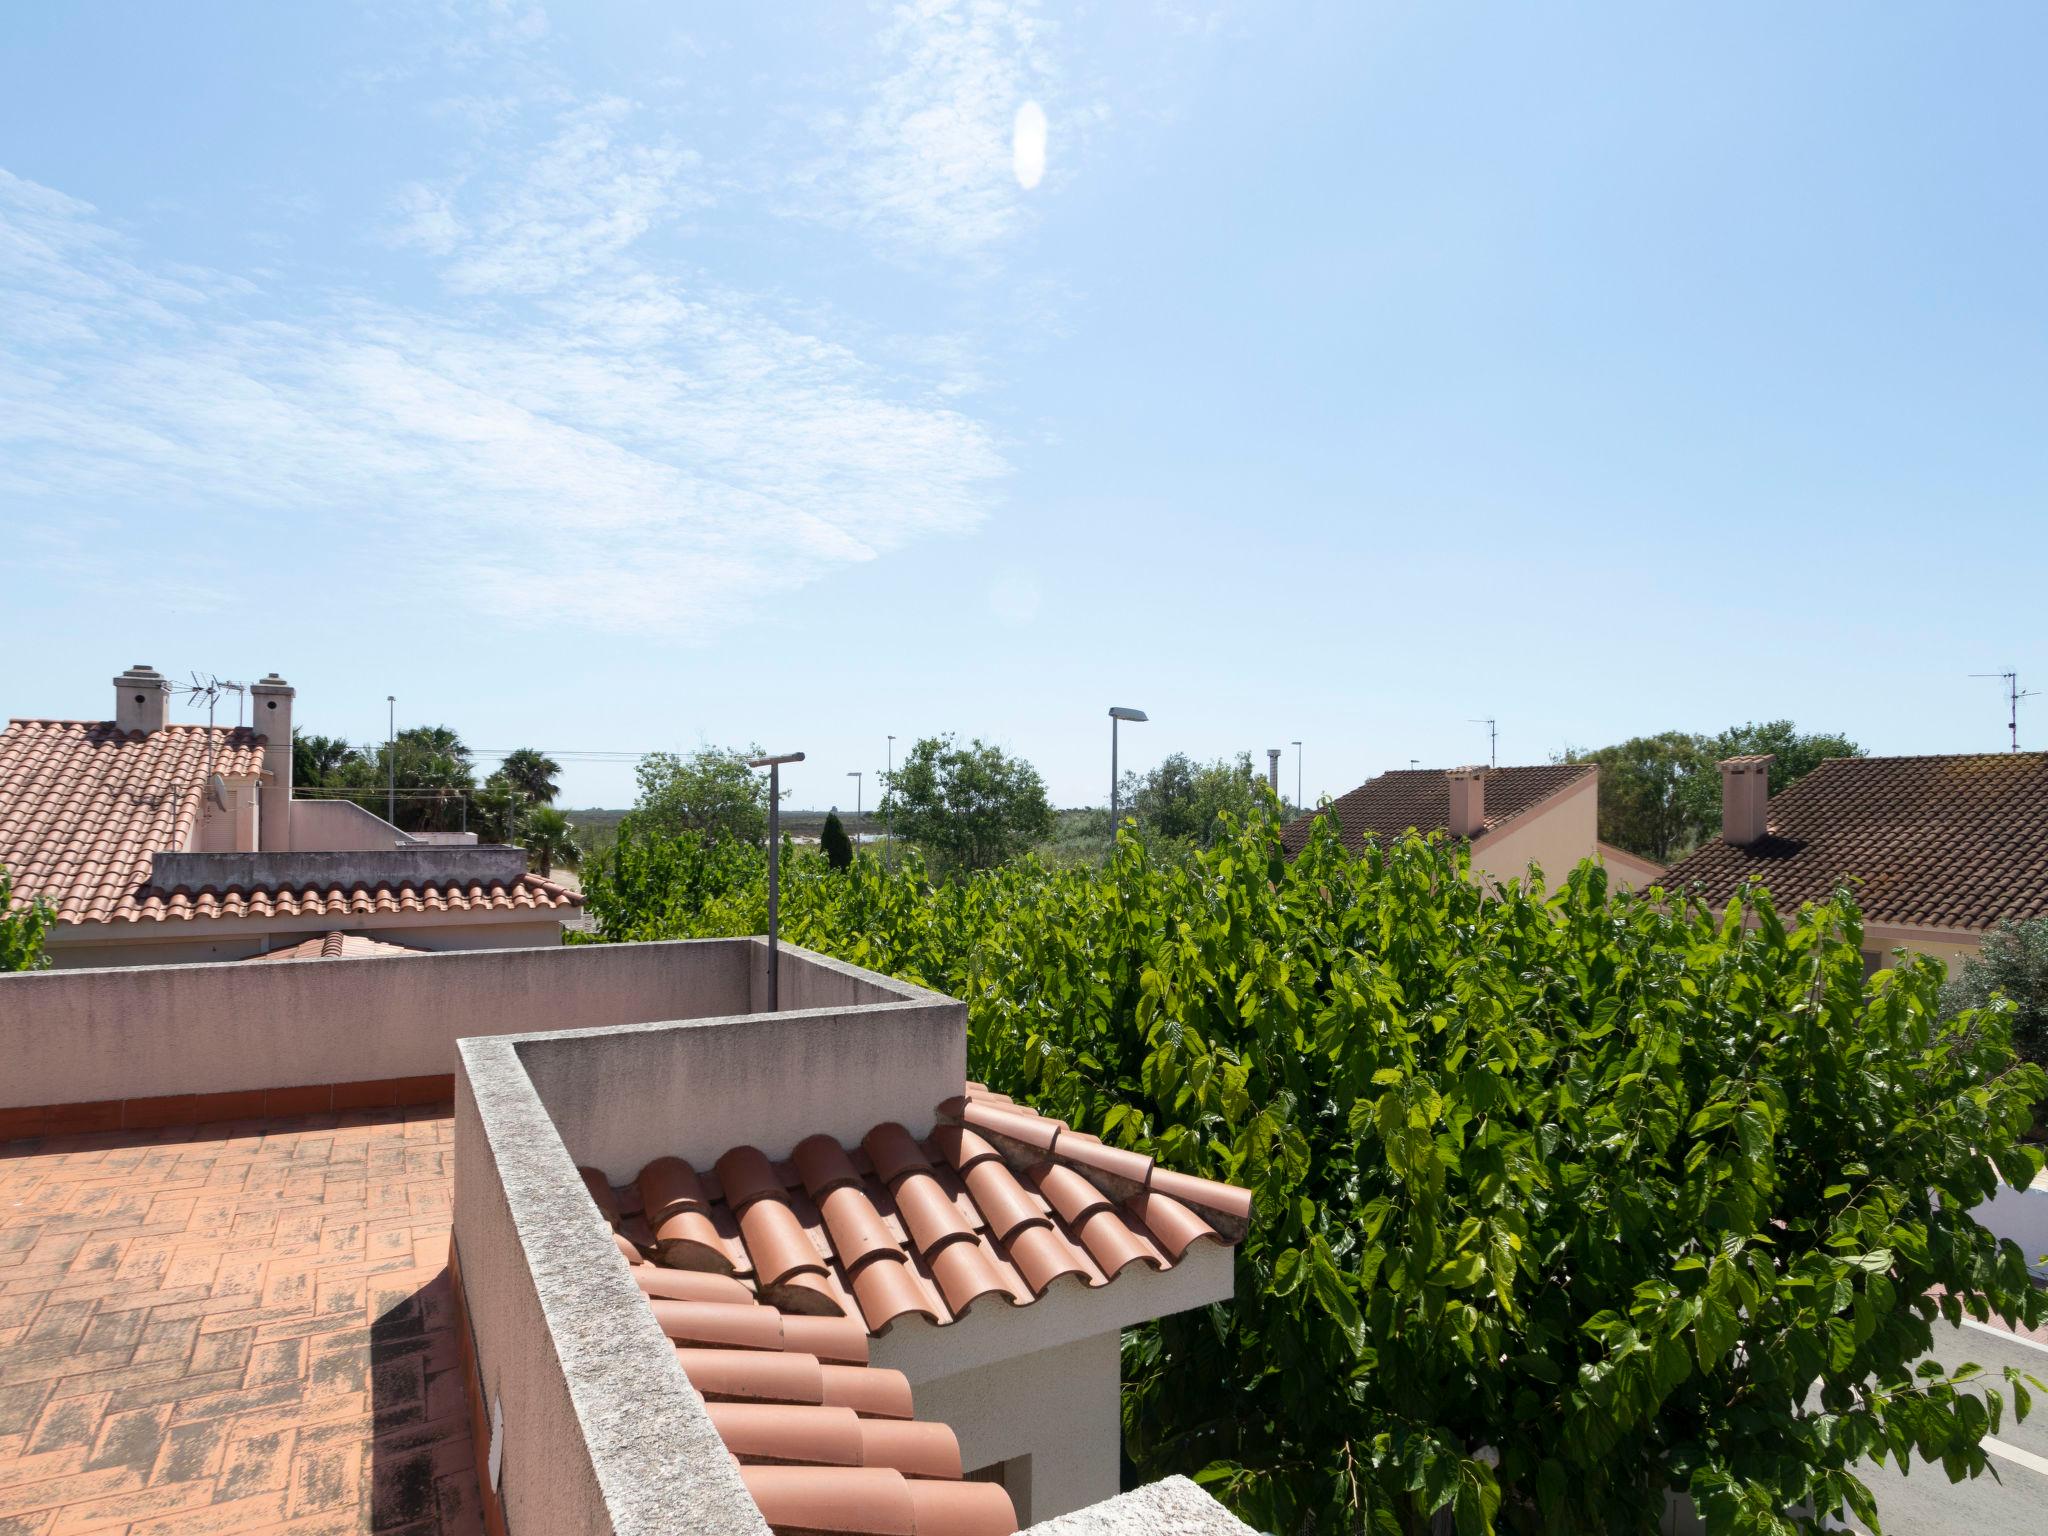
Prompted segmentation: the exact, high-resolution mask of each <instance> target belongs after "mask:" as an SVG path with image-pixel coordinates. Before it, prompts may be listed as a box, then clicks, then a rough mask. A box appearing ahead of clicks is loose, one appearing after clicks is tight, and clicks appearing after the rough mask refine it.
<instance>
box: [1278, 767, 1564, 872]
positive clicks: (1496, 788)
mask: <svg viewBox="0 0 2048 1536" xmlns="http://www.w3.org/2000/svg"><path fill="white" fill-rule="evenodd" d="M1594 771H1595V769H1594V765H1593V764H1591V763H1544V764H1540V765H1537V766H1534V767H1527V768H1489V769H1488V770H1487V772H1486V821H1485V827H1484V830H1485V831H1487V832H1491V831H1492V830H1493V829H1494V828H1496V827H1498V826H1501V825H1502V824H1503V823H1505V822H1509V821H1512V820H1514V818H1515V817H1517V816H1519V815H1521V814H1522V813H1523V812H1524V811H1527V810H1530V809H1532V808H1533V807H1535V806H1537V805H1540V804H1541V803H1542V802H1543V801H1545V800H1548V799H1549V798H1550V797H1551V796H1552V795H1554V794H1556V793H1558V792H1559V791H1560V790H1563V789H1566V788H1569V787H1570V786H1571V785H1572V784H1573V783H1575V782H1576V781H1578V780H1579V779H1582V778H1584V777H1585V776H1586V775H1587V774H1589V773H1592V772H1594ZM1322 815H1330V816H1334V817H1335V818H1336V820H1337V836H1338V840H1339V841H1341V842H1342V843H1343V844H1344V846H1345V847H1346V848H1349V849H1350V850H1351V851H1352V852H1353V853H1356V852H1357V851H1358V850H1359V849H1360V848H1362V847H1364V846H1365V839H1366V835H1367V834H1368V833H1370V834H1371V835H1372V836H1373V837H1375V838H1377V839H1378V840H1379V842H1380V843H1381V845H1382V846H1384V845H1385V844H1387V843H1390V842H1392V841H1393V840H1394V839H1395V838H1397V837H1399V836H1400V835H1401V834H1402V833H1404V832H1407V831H1409V830H1410V829H1411V828H1412V829H1413V830H1415V831H1417V832H1421V833H1424V834H1428V833H1431V832H1442V831H1445V830H1447V829H1448V828H1449V826H1450V821H1451V789H1450V780H1449V779H1448V778H1446V777H1445V773H1444V770H1443V769H1441V768H1397V769H1394V770H1393V771H1391V772H1389V773H1383V774H1380V775H1379V776H1378V777H1377V778H1372V779H1367V780H1366V781H1365V782H1364V783H1363V784H1361V785H1359V786H1358V788H1356V789H1354V790H1352V791H1351V793H1350V794H1348V795H1339V796H1338V797H1337V798H1336V799H1335V800H1332V801H1331V802H1330V803H1329V804H1328V805H1327V806H1325V807H1323V808H1322V809H1321V810H1317V811H1310V812H1309V813H1308V814H1306V815H1303V816H1297V817H1296V818H1295V819H1294V820H1293V821H1290V822H1289V823H1288V824H1287V825H1286V827H1285V828H1284V829H1283V830H1282V831H1281V834H1280V841H1281V843H1282V844H1283V845H1284V846H1285V847H1286V849H1287V851H1288V852H1289V853H1299V852H1300V851H1301V849H1302V847H1303V845H1305V844H1306V843H1307V842H1308V834H1309V829H1310V828H1311V827H1313V826H1314V825H1315V820H1316V817H1318V816H1322Z"/></svg>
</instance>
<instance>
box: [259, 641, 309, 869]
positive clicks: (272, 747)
mask: <svg viewBox="0 0 2048 1536" xmlns="http://www.w3.org/2000/svg"><path fill="white" fill-rule="evenodd" d="M249 697H250V700H251V708H252V710H253V711H254V713H255V719H254V720H253V721H252V722H251V723H252V725H253V726H254V728H255V730H256V732H257V733H258V734H259V735H261V736H262V738H263V771H264V772H265V773H266V774H268V775H269V777H270V782H269V783H267V784H265V785H264V786H263V789H262V796H263V799H262V811H261V813H260V816H259V821H260V823H261V826H260V830H259V832H258V837H259V844H258V846H259V847H261V849H262V850H263V852H265V853H284V852H286V851H287V850H289V849H290V847H291V845H292V700H293V699H294V698H295V697H297V691H296V690H295V689H294V688H293V687H292V685H291V684H290V683H288V682H286V681H285V680H284V679H283V678H281V677H279V676H278V675H277V674H276V673H275V672H273V673H271V674H270V675H269V676H268V677H266V678H264V679H263V680H262V681H261V682H258V683H251V684H250V685H249Z"/></svg>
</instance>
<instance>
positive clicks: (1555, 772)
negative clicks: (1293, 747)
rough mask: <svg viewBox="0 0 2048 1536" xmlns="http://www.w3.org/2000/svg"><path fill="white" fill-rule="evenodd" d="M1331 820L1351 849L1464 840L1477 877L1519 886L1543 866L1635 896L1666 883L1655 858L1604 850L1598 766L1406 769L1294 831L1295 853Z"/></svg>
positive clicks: (1287, 839)
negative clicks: (1607, 882) (1602, 876)
mask: <svg viewBox="0 0 2048 1536" xmlns="http://www.w3.org/2000/svg"><path fill="white" fill-rule="evenodd" d="M1318 816H1330V817H1332V818H1333V819H1334V820H1335V821H1336V824H1337V835H1338V838H1339V840H1340V841H1341V842H1342V843H1343V844H1344V846H1345V847H1346V848H1349V849H1350V850H1351V851H1352V852H1354V853H1356V852H1357V851H1359V850H1360V849H1361V848H1363V847H1364V846H1365V840H1366V838H1367V837H1368V836H1371V837H1373V838H1375V839H1376V840H1377V841H1378V842H1379V843H1380V845H1381V846H1383V847H1384V846H1385V845H1386V844H1388V843H1390V842H1392V841H1393V840H1394V839H1395V838H1397V837H1399V836H1401V835H1402V834H1403V833H1404V832H1409V831H1415V832H1420V833H1423V834H1424V835H1427V834H1429V833H1431V832H1442V833H1446V834H1448V835H1450V836H1452V837H1462V838H1465V839H1466V840H1467V841H1468V842H1469V843H1470V844H1471V849H1472V874H1473V876H1474V878H1481V877H1484V878H1488V879H1492V880H1496V881H1498V880H1519V879H1523V878H1525V877H1526V876H1527V874H1528V872H1529V866H1530V865H1531V864H1532V863H1533V864H1536V865H1539V866H1540V867H1541V868H1542V870H1543V873H1544V875H1545V877H1546V878H1547V879H1549V880H1550V881H1551V882H1553V883H1555V882H1557V881H1561V880H1562V879H1563V878H1564V877H1565V876H1566V875H1567V874H1569V873H1571V871H1572V870H1573V868H1575V867H1576V866H1577V865H1578V864H1579V862H1580V861H1581V860H1583V859H1599V860H1601V861H1602V862H1603V863H1604V864H1605V865H1606V866H1607V871H1608V876H1609V878H1610V879H1612V880H1614V881H1616V882H1617V883H1618V884H1620V885H1622V886H1625V887H1627V888H1629V889H1639V888H1642V887H1646V886H1648V885H1650V884H1652V883H1654V882H1655V881H1656V880H1657V879H1658V878H1659V877H1661V875H1662V874H1663V869H1662V867H1661V866H1660V865H1657V864H1655V863H1653V862H1652V861H1651V860H1649V859H1643V858H1638V857H1637V856H1636V855H1635V854H1632V853H1627V852H1624V851H1623V850H1622V849H1619V848H1616V847H1613V846H1612V845H1610V844H1607V843H1603V842H1601V841H1600V835H1599V829H1600V770H1599V768H1598V767H1597V766H1596V765H1595V764H1592V763H1549V764H1544V765H1541V766H1538V767H1528V768H1478V767H1474V768H1452V769H1450V770H1448V771H1446V770H1444V769H1441V768H1402V769H1396V770H1394V771H1392V772H1389V773H1383V774H1380V775H1379V776H1378V777H1377V778H1373V779H1368V780H1367V781H1366V782H1365V783H1363V784H1361V785H1359V787H1358V788H1356V789H1354V790H1352V791H1351V793H1349V794H1348V795H1341V796H1339V797H1338V798H1337V799H1335V800H1332V801H1331V802H1330V803H1329V804H1328V805H1326V806H1324V807H1323V808H1322V809H1320V810H1317V811H1312V812H1310V813H1308V814H1307V815H1305V816H1300V817H1297V818H1296V819H1295V820H1293V821H1291V822H1289V823H1288V824H1287V827H1286V829H1285V830H1284V831H1283V832H1282V834H1281V839H1282V841H1283V842H1284V843H1285V845H1286V847H1287V849H1288V851H1289V852H1290V853H1298V852H1300V850H1301V849H1302V847H1303V846H1304V845H1305V844H1306V843H1307V842H1308V834H1309V829H1310V828H1311V827H1312V826H1313V825H1314V824H1315V820H1316V817H1318Z"/></svg>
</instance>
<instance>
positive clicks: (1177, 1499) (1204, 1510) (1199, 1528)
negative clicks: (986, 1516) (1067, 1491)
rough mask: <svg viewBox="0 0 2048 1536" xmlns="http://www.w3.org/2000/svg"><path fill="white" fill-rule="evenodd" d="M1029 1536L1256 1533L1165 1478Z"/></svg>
mask: <svg viewBox="0 0 2048 1536" xmlns="http://www.w3.org/2000/svg"><path fill="white" fill-rule="evenodd" d="M1024 1536H1253V1533H1252V1528H1251V1527H1250V1526H1248V1525H1246V1524H1245V1523H1244V1522H1243V1521H1242V1520H1240V1519H1238V1518H1237V1517H1236V1516H1235V1515H1233V1514H1232V1513H1231V1512H1230V1511H1229V1510H1227V1509H1225V1508H1224V1507H1223V1506H1222V1505H1221V1504H1218V1503H1217V1502H1216V1501H1215V1500H1214V1499H1212V1498H1210V1497H1209V1495H1208V1494H1206V1493H1204V1492H1202V1490H1201V1489H1199V1488H1197V1487H1196V1486H1195V1485H1194V1484H1193V1483H1191V1482H1189V1481H1188V1480H1187V1479H1186V1478H1184V1477H1165V1478H1161V1479H1160V1480H1159V1481H1158V1482H1156V1483H1147V1484H1146V1485H1145V1486H1144V1487H1142V1488H1133V1489H1132V1490H1131V1491H1130V1492H1129V1493H1125V1494H1119V1495H1118V1496H1117V1497H1115V1498H1113V1499H1110V1500H1108V1501H1107V1502H1106V1503H1102V1504H1093V1505H1090V1506H1089V1507H1088V1508H1086V1509H1082V1510H1076V1511H1075V1512H1074V1513H1073V1514H1071V1515H1061V1516H1059V1517H1058V1518H1057V1519H1053V1520H1050V1521H1047V1522H1045V1523H1044V1524H1042V1525H1034V1526H1032V1527H1031V1528H1030V1529H1029V1530H1027V1531H1025V1532H1024Z"/></svg>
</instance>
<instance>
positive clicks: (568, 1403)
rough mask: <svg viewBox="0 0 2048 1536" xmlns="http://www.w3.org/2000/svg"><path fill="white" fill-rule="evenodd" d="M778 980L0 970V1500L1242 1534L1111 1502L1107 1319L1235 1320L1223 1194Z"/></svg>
mask: <svg viewBox="0 0 2048 1536" xmlns="http://www.w3.org/2000/svg"><path fill="white" fill-rule="evenodd" d="M770 956H771V951H770V948H769V946H768V945H767V943H766V942H765V941H763V940H760V939H717V940H700V941H687V942H669V943H651V944H620V945H577V946H562V945H556V946H553V947H550V948H542V949H527V950H499V951H492V952H488V953H486V952H467V953H461V952H457V953H441V954H426V955H421V954H388V953H377V954H372V955H366V956H361V957H349V956H346V955H344V956H339V957H333V958H331V959H327V960H323V961H321V962H320V963H318V964H308V965H299V964H260V965H218V966H169V967H130V968H125V969H117V970H102V971H43V972H32V973H25V974H21V975H13V976H6V977H0V1059H4V1060H7V1061H9V1062H10V1063H11V1064H14V1065H15V1066H16V1067H18V1070H15V1071H11V1072H10V1073H8V1074H5V1075H0V1142H6V1143H7V1145H6V1146H5V1155H4V1156H0V1258H7V1257H11V1258H14V1259H16V1260H18V1261H19V1262H17V1263H15V1264H14V1265H13V1266H12V1267H10V1268H8V1269H7V1274H8V1276H9V1285H8V1297H9V1301H10V1303H11V1311H10V1314H9V1315H10V1319H19V1321H18V1322H16V1323H14V1324H13V1326H15V1327H18V1328H24V1329H28V1330H32V1331H33V1334H32V1336H33V1342H34V1348H33V1349H24V1350H23V1351H21V1352H19V1358H18V1359H14V1360H13V1361H12V1365H13V1367H14V1368H13V1369H12V1370H10V1372H9V1375H8V1378H7V1380H8V1382H9V1385H8V1386H7V1388H6V1390H5V1392H0V1464H5V1469H6V1471H7V1472H8V1473H9V1477H8V1478H7V1479H5V1481H6V1482H7V1486H8V1495H7V1501H6V1504H5V1508H6V1509H7V1510H9V1511H10V1512H12V1513H16V1514H18V1515H20V1516H22V1517H24V1518H25V1519H26V1520H27V1522H28V1527H29V1528H31V1529H38V1530H41V1529H51V1530H57V1529H66V1530H68V1529H72V1528H74V1527H76V1528H78V1529H97V1528H99V1527H100V1526H102V1525H104V1526H107V1528H109V1529H112V1528H115V1525H114V1524H113V1523H118V1522H124V1521H133V1522H137V1523H138V1528H139V1525H140V1524H149V1525H150V1526H151V1528H152V1529H155V1528H156V1525H155V1523H156V1522H162V1523H163V1528H164V1529H165V1530H166V1531H169V1530H173V1529H178V1528H180V1523H181V1522H183V1521H190V1522H191V1523H192V1525H193V1526H194V1528H195V1529H196V1528H198V1527H200V1526H202V1525H203V1527H204V1528H205V1529H206V1530H209V1531H215V1532H245V1531H246V1532H255V1531H258V1530H270V1529H276V1528H282V1529H297V1528H304V1529H307V1530H311V1529H314V1528H315V1527H316V1526H317V1528H319V1529H322V1530H327V1529H335V1530H342V1529H346V1530H358V1529H363V1530H370V1529H375V1530H394V1531H395V1530H403V1531H406V1532H408V1533H413V1536H484V1533H486V1532H489V1533H494V1536H637V1533H643V1532H644V1533H648V1536H654V1533H657V1532H720V1533H726V1532H732V1533H741V1532H744V1533H749V1536H766V1533H768V1532H771V1531H773V1532H779V1533H792V1532H798V1531H801V1532H837V1533H843V1536H863V1533H874V1536H880V1533H891V1536H895V1533H902V1532H935V1533H950V1536H1007V1533H1009V1532H1012V1531H1014V1530H1016V1529H1018V1527H1020V1526H1031V1527H1034V1528H1036V1529H1038V1530H1040V1531H1041V1532H1042V1533H1043V1536H1055V1532H1057V1536H1096V1533H1100V1536H1112V1533H1115V1532H1121V1531H1130V1530H1172V1531H1177V1532H1183V1533H1186V1536H1249V1533H1248V1532H1247V1530H1246V1528H1245V1527H1244V1526H1243V1525H1241V1524H1240V1523H1239V1522H1237V1521H1236V1520H1234V1519H1233V1518H1232V1517H1231V1516H1230V1515H1229V1514H1228V1513H1227V1512H1226V1511H1224V1510H1223V1509H1222V1508H1221V1507H1220V1506H1219V1505H1217V1504H1216V1503H1215V1502H1214V1500H1212V1499H1211V1498H1210V1497H1209V1496H1208V1495H1207V1494H1205V1493H1204V1492H1202V1491H1201V1490H1200V1489H1199V1488H1197V1487H1196V1486H1195V1485H1194V1484H1193V1483H1190V1482H1188V1481H1186V1480H1185V1479H1180V1478H1169V1479H1167V1480H1165V1481H1164V1482H1161V1483H1157V1484H1153V1485H1151V1486H1149V1487H1147V1488H1144V1489H1139V1490H1135V1491H1133V1492H1131V1493H1127V1494H1119V1493H1118V1487H1119V1448H1120V1445H1121V1420H1120V1415H1119V1388H1120V1370H1119V1348H1118V1345H1119V1337H1120V1332H1121V1330H1122V1329H1124V1328H1126V1327H1130V1326H1133V1325H1135V1324H1137V1323H1139V1322H1142V1321H1144V1320H1146V1319H1148V1318H1153V1317H1158V1316H1162V1315H1165V1314H1167V1313H1170V1312H1178V1311H1183V1310H1187V1309H1193V1308H1200V1307H1207V1306H1212V1305H1218V1304H1228V1302H1229V1301H1230V1298H1231V1296H1232V1292H1233V1281H1234V1269H1235V1259H1236V1252H1235V1245H1236V1244H1237V1242H1238V1241H1239V1240H1240V1239H1241V1238H1242V1236H1243V1235H1244V1232H1245V1230H1246V1224H1247V1221H1248V1219H1249V1216H1250V1196H1249V1194H1248V1193H1247V1192H1246V1191H1245V1190H1243V1189H1239V1188H1236V1187H1233V1186H1231V1185H1228V1184H1222V1183H1217V1182H1215V1181H1212V1180H1209V1179H1205V1178H1200V1177H1196V1176H1194V1175H1192V1174H1189V1173H1186V1172H1182V1171H1180V1170H1176V1169H1171V1168H1167V1167H1163V1166H1160V1165H1159V1164H1157V1163H1155V1162H1154V1161H1153V1160H1152V1159H1150V1158H1148V1157H1146V1156H1143V1155H1141V1154H1137V1153H1133V1152H1130V1151H1127V1150H1124V1149H1121V1148H1115V1147H1110V1146H1107V1145H1104V1144H1103V1143H1101V1142H1099V1141H1096V1140H1095V1139H1094V1138H1092V1137H1089V1136H1086V1135H1082V1134H1079V1133H1077V1132H1075V1131H1073V1130H1072V1129H1070V1128H1069V1127H1067V1126H1065V1125H1063V1124H1062V1123H1061V1122H1059V1121H1057V1120H1053V1119H1049V1118H1047V1117H1045V1116H1042V1115H1040V1114H1038V1113H1036V1112H1034V1111H1032V1110H1031V1109H1029V1108H1028V1107H1026V1106H1024V1105H1021V1104H1018V1103H1014V1102H1012V1101H1010V1100H1009V1099H1007V1098H1006V1097H1004V1096H1003V1095H1001V1094H998V1093H991V1092H989V1091H988V1090H986V1089H985V1088H983V1087H981V1086H980V1085H979V1084H976V1083H972V1082H969V1081H968V1080H967V1078H966V1035H965V1014H966V1010H965V1008H964V1005H962V1004H961V1003H959V1002H958V1001H956V1000H954V999H952V998H948V997H944V996H941V995H938V994H935V993H931V992H927V991H925V990H923V989H921V988H918V987H914V986H910V985H906V984H904V983H901V982H897V981H893V980H891V979H890V978H888V977H884V976H879V975H876V974H874V973H872V972H868V971H863V970H860V969H858V968H856V967H853V966H848V965H844V964H841V963H839V962H836V961H832V960H829V959H826V958H825V957H822V956H818V955H813V954H809V953H806V952H804V951H800V950H791V949H787V948H784V949H782V950H781V951H780V952H779V988H778V989H777V996H778V997H779V1000H780V1003H781V1006H780V1007H779V1008H776V1007H772V1006H770V1004H769V1002H768V997H769V995H770V988H769V984H768V974H769V968H770V965H771V964H772V963H773V962H772V961H771V958H770ZM451 1099H452V1103H451ZM9 1138H29V1139H25V1140H12V1141H9ZM10 1447H13V1448H15V1450H14V1452H13V1453H11V1452H10V1450H9V1448H10ZM10 1454H17V1459H16V1460H15V1461H14V1462H12V1463H7V1458H8V1456H9V1455H10ZM1048 1521H1051V1522H1054V1523H1053V1524H1051V1525H1047V1524H1045V1523H1044V1522H1048ZM53 1522H54V1523H53ZM110 1522H113V1523H110Z"/></svg>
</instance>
